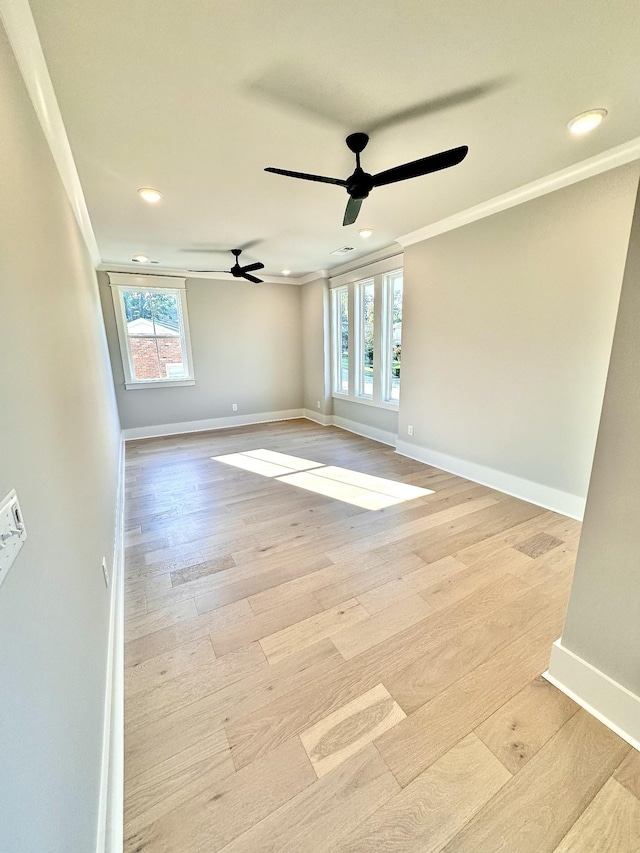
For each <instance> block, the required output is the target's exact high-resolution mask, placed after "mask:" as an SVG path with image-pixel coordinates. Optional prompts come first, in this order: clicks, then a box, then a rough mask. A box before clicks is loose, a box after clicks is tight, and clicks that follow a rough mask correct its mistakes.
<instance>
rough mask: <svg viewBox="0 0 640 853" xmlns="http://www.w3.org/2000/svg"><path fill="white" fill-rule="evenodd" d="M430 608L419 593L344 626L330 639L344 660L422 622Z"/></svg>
mask: <svg viewBox="0 0 640 853" xmlns="http://www.w3.org/2000/svg"><path fill="white" fill-rule="evenodd" d="M431 612H432V610H431V608H430V607H429V605H428V604H427V603H426V602H425V601H424V600H423V599H422V598H420V596H419V595H412V596H411V597H410V598H403V599H402V600H400V601H397V602H396V603H395V604H392V605H391V607H387V608H386V609H385V610H381V611H380V612H379V613H376V614H375V616H370V617H369V618H368V619H365V620H364V621H362V622H359V623H358V624H356V625H352V626H351V627H350V628H344V629H342V630H341V631H340V632H339V633H337V634H334V635H333V636H332V637H331V639H332V641H333V644H334V646H335V647H336V648H337V649H338V651H339V652H340V654H341V655H342V657H343V658H344V659H345V660H350V659H351V658H354V657H356V655H359V654H361V653H362V652H364V651H366V650H367V649H370V648H372V647H373V646H377V645H378V643H382V642H384V641H385V640H388V639H389V638H390V637H393V636H395V635H396V634H398V633H399V632H400V631H404V630H405V629H406V628H410V627H411V626H412V625H415V624H416V623H418V622H422V620H423V619H426V618H427V616H429V614H430V613H431Z"/></svg>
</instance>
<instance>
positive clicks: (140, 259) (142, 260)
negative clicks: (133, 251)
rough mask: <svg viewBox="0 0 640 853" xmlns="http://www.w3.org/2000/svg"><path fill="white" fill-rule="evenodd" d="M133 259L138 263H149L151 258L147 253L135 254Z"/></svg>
mask: <svg viewBox="0 0 640 853" xmlns="http://www.w3.org/2000/svg"><path fill="white" fill-rule="evenodd" d="M131 260H132V261H135V262H136V263H137V264H148V263H149V258H148V257H147V256H146V255H134V257H133V258H131Z"/></svg>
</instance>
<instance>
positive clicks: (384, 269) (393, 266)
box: [329, 252, 404, 289]
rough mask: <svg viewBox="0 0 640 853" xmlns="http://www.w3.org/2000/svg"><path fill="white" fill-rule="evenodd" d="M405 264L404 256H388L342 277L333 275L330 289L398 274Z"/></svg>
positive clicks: (343, 274) (396, 254)
mask: <svg viewBox="0 0 640 853" xmlns="http://www.w3.org/2000/svg"><path fill="white" fill-rule="evenodd" d="M403 263H404V255H403V254H402V253H401V252H400V253H398V252H396V253H395V254H394V255H390V256H387V257H386V258H383V259H381V260H379V261H376V262H375V263H368V264H366V265H362V266H359V267H354V268H352V269H351V270H349V271H348V272H344V273H341V274H340V275H332V276H331V277H330V278H329V287H331V288H332V289H333V288H334V287H343V286H344V285H345V284H355V282H357V281H364V280H365V279H368V278H373V277H374V276H380V275H384V274H385V273H390V272H397V271H400V270H402V267H403Z"/></svg>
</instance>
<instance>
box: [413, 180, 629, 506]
mask: <svg viewBox="0 0 640 853" xmlns="http://www.w3.org/2000/svg"><path fill="white" fill-rule="evenodd" d="M638 172H639V167H638V164H637V163H634V164H632V165H629V166H624V167H622V168H620V169H617V170H615V171H610V172H607V173H605V174H603V175H599V176H597V177H594V178H591V179H589V180H587V181H583V182H582V183H579V184H575V185H573V186H570V187H567V188H565V189H562V190H559V191H557V192H555V193H552V194H549V195H546V196H543V197H541V198H538V199H535V200H534V201H530V202H528V203H527V204H523V205H520V206H519V207H515V208H511V209H509V210H507V211H504V212H502V213H499V214H496V215H494V216H492V217H489V218H486V219H483V220H480V221H478V222H474V223H472V224H470V225H467V226H465V227H463V228H460V229H458V230H456V231H451V232H448V233H446V234H442V235H440V236H437V237H434V238H432V239H430V240H426V241H424V242H422V243H418V244H415V245H412V246H409V247H408V248H406V249H405V263H404V324H403V340H402V356H403V364H402V394H401V405H400V421H399V438H400V439H401V441H402V445H403V449H404V450H405V451H406V452H409V453H412V454H415V455H417V456H418V457H419V458H420V457H422V458H425V456H426V457H427V458H429V459H430V460H434V461H435V464H441V465H444V466H445V467H446V466H447V465H449V466H450V468H451V469H452V470H454V469H456V467H457V468H458V470H459V471H460V473H463V474H467V475H468V476H471V477H472V478H473V477H474V476H475V478H478V479H482V477H483V476H484V477H485V479H487V478H488V480H489V482H490V483H492V484H495V485H497V487H499V488H500V487H502V488H505V489H506V490H509V489H508V485H511V487H512V488H514V489H515V491H516V493H517V491H518V489H519V488H521V487H524V488H525V491H526V489H527V484H529V483H533V484H538V485H540V486H541V487H542V488H538V487H537V486H535V487H533V488H532V489H531V490H530V493H529V494H526V495H525V496H527V497H529V498H532V496H533V495H534V494H538V495H542V496H543V497H544V496H546V497H548V498H549V503H550V505H552V506H554V501H556V502H560V503H561V504H562V503H563V502H564V503H565V504H566V506H575V507H579V506H580V503H581V502H582V501H583V500H584V497H585V496H586V492H587V486H588V482H589V473H590V469H591V462H592V459H593V451H594V446H595V439H596V431H597V427H598V420H599V416H600V410H601V405H602V396H603V392H604V384H605V377H606V371H607V364H608V360H609V353H610V348H611V341H612V337H613V328H614V322H615V316H616V309H617V304H618V298H619V293H620V287H621V283H622V275H623V270H624V260H625V255H626V250H627V245H628V238H629V231H630V227H631V218H632V212H633V204H634V199H635V192H636V188H637V184H638ZM410 424H411V425H413V427H414V436H413V438H410V437H409V436H408V434H407V428H408V426H409V425H410ZM495 472H500V473H501V474H506V475H507V477H506V478H505V477H502V476H497V477H496V476H494V473H495ZM492 478H493V479H492ZM564 498H566V500H564ZM541 502H544V500H542V501H541ZM556 506H557V503H556ZM557 508H560V509H562V508H563V507H562V506H560V507H557Z"/></svg>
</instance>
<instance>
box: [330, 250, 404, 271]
mask: <svg viewBox="0 0 640 853" xmlns="http://www.w3.org/2000/svg"><path fill="white" fill-rule="evenodd" d="M388 258H398V259H399V260H401V258H402V247H399V246H396V245H394V243H391V244H390V245H388V246H383V248H382V249H376V251H375V252H369V254H368V255H361V256H360V257H359V258H353V260H351V261H347V262H346V263H344V264H340V266H337V267H332V268H331V269H330V270H329V278H332V279H333V278H336V277H337V276H339V275H344V273H349V272H353V271H354V270H359V269H362V267H366V266H369V264H375V263H377V262H378V261H386V260H387V259H388Z"/></svg>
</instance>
